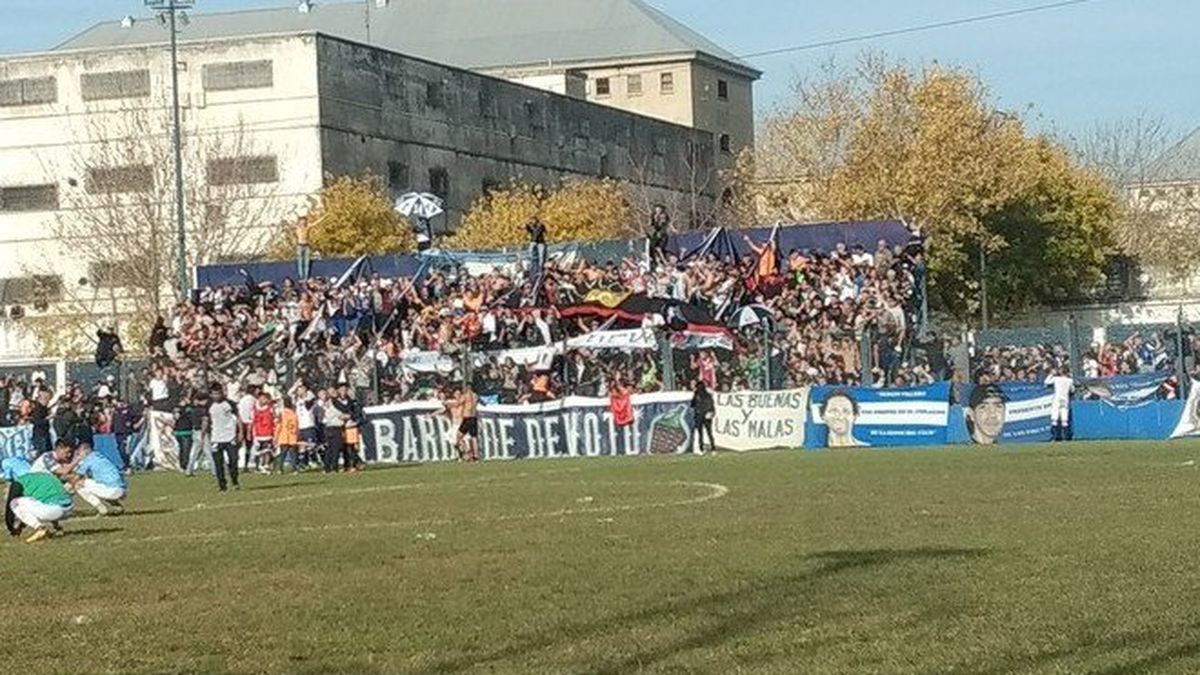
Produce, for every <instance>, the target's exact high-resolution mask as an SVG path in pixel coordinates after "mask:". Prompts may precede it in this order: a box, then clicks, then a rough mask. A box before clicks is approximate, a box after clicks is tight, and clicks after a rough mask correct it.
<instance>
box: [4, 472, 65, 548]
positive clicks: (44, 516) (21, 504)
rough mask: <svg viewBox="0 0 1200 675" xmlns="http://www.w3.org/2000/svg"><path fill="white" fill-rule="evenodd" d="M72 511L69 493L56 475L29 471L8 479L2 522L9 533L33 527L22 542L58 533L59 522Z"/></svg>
mask: <svg viewBox="0 0 1200 675" xmlns="http://www.w3.org/2000/svg"><path fill="white" fill-rule="evenodd" d="M72 515H74V505H73V504H72V503H71V495H70V493H69V492H67V489H66V488H65V487H63V484H62V481H60V480H59V479H58V477H57V476H54V475H53V474H49V473H42V472H39V471H30V472H29V473H26V474H22V475H20V476H16V477H14V478H13V479H12V480H10V481H9V484H8V493H7V495H6V498H5V500H4V524H5V526H7V528H8V532H9V534H11V535H12V536H14V537H17V536H20V535H21V533H22V532H23V531H24V529H25V528H26V527H31V528H33V530H34V531H33V533H32V534H30V535H29V537H28V538H26V539H25V543H27V544H32V543H34V542H38V541H41V540H42V539H45V538H46V537H47V536H50V535H51V534H59V533H61V532H62V526H61V525H60V523H61V522H62V521H63V520H66V519H67V518H70V517H71V516H72Z"/></svg>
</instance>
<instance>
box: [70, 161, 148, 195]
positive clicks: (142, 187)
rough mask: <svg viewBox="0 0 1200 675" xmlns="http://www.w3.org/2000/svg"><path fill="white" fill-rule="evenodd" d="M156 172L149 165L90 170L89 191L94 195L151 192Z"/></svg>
mask: <svg viewBox="0 0 1200 675" xmlns="http://www.w3.org/2000/svg"><path fill="white" fill-rule="evenodd" d="M153 189H154V171H153V169H151V167H150V165H149V164H134V165H130V166H114V167H103V168H92V169H88V179H87V191H88V192H90V193H92V194H125V193H135V192H150V191H151V190H153Z"/></svg>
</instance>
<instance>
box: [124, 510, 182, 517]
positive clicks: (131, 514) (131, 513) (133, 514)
mask: <svg viewBox="0 0 1200 675" xmlns="http://www.w3.org/2000/svg"><path fill="white" fill-rule="evenodd" d="M167 513H175V509H138V510H137V511H126V512H125V513H122V514H120V515H119V516H117V517H119V518H138V517H140V516H161V515H163V514H167Z"/></svg>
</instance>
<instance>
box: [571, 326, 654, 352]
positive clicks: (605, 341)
mask: <svg viewBox="0 0 1200 675" xmlns="http://www.w3.org/2000/svg"><path fill="white" fill-rule="evenodd" d="M567 347H568V348H569V349H639V350H650V349H657V348H658V342H657V341H656V340H655V339H654V331H652V330H648V329H645V328H634V329H632V330H598V331H594V332H591V333H588V334H587V335H580V336H579V337H574V338H571V339H570V340H567Z"/></svg>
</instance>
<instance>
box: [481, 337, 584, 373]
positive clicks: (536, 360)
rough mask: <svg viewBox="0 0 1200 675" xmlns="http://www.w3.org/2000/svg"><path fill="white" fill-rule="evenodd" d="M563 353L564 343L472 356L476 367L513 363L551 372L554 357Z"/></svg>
mask: <svg viewBox="0 0 1200 675" xmlns="http://www.w3.org/2000/svg"><path fill="white" fill-rule="evenodd" d="M560 353H562V343H558V344H552V345H545V346H543V347H524V348H522V349H505V350H504V351H499V352H482V353H475V354H472V355H471V356H472V358H473V359H474V363H475V366H476V367H479V366H482V365H485V364H487V363H488V362H495V363H505V362H508V361H512V362H513V363H515V364H517V365H518V366H527V367H529V368H533V369H534V370H550V368H551V366H552V365H553V364H554V355H555V354H560Z"/></svg>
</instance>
